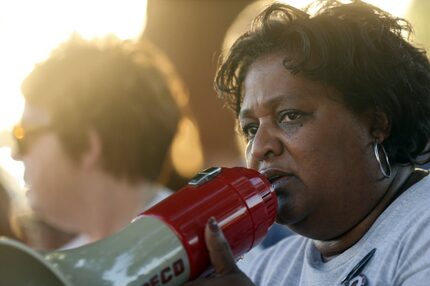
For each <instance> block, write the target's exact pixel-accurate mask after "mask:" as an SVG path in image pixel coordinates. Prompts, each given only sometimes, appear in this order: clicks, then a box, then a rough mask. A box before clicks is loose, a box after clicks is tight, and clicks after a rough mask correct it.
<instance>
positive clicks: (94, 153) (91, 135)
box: [81, 130, 102, 170]
mask: <svg viewBox="0 0 430 286" xmlns="http://www.w3.org/2000/svg"><path fill="white" fill-rule="evenodd" d="M87 134H88V147H87V149H86V150H85V151H84V152H83V153H82V157H81V162H82V166H83V168H85V169H87V170H89V169H92V168H94V167H97V166H99V165H100V158H101V155H102V143H101V140H100V137H99V135H98V134H97V132H95V131H94V130H90V131H88V133H87Z"/></svg>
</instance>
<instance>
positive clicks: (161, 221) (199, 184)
mask: <svg viewBox="0 0 430 286" xmlns="http://www.w3.org/2000/svg"><path fill="white" fill-rule="evenodd" d="M276 209H277V201H276V196H275V194H274V192H273V190H272V188H271V184H270V182H269V181H268V180H267V179H266V178H265V177H264V176H262V175H261V174H259V173H258V172H257V171H254V170H250V169H246V168H240V167H236V168H219V167H213V168H209V169H207V170H205V171H203V172H201V173H199V174H197V175H196V176H195V177H194V178H193V179H192V180H191V181H190V182H189V183H188V184H187V185H186V186H185V187H183V188H181V189H180V190H178V191H177V192H175V193H174V194H173V195H171V196H170V197H168V198H167V199H165V200H163V201H161V202H160V203H158V204H157V205H155V206H153V207H152V208H150V209H148V210H147V211H145V212H143V213H141V214H140V215H138V216H137V217H136V218H135V219H134V220H133V221H132V222H131V223H130V224H129V225H128V226H126V227H125V228H123V229H122V230H121V231H119V232H118V233H116V234H114V235H112V236H110V237H108V238H105V239H103V240H100V241H97V242H95V243H91V244H88V245H85V246H82V247H79V248H75V249H71V250H65V251H52V252H46V253H39V252H36V251H34V250H32V249H30V248H28V247H27V246H25V245H23V244H21V243H19V242H17V241H14V240H10V239H6V238H1V239H0V282H1V283H0V284H1V285H45V286H48V285H55V286H56V285H61V286H75V285H94V286H97V285H111V286H117V285H121V286H122V285H129V286H135V285H136V286H153V285H169V286H173V285H182V284H183V283H184V282H186V281H188V280H192V279H195V278H197V277H199V276H200V275H201V274H202V273H203V272H205V271H206V270H207V269H208V267H209V257H208V252H207V249H206V246H205V241H204V227H205V225H206V223H207V221H208V219H209V218H210V217H215V218H216V220H217V221H218V223H219V225H220V228H221V229H222V231H223V232H224V235H225V237H226V239H227V241H228V242H229V244H230V247H231V249H232V252H233V255H234V256H235V257H238V256H240V255H242V254H244V253H246V252H247V251H249V250H250V249H251V248H252V247H253V246H255V245H257V244H258V243H259V242H260V241H261V240H262V239H263V237H264V236H265V234H266V233H267V230H268V228H269V227H270V226H271V225H272V224H273V222H274V220H275V216H276Z"/></svg>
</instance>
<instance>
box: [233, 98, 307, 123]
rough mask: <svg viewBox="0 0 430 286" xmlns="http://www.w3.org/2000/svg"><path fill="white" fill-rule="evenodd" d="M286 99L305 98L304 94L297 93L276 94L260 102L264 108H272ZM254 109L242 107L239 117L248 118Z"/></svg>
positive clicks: (296, 99)
mask: <svg viewBox="0 0 430 286" xmlns="http://www.w3.org/2000/svg"><path fill="white" fill-rule="evenodd" d="M285 99H288V101H290V102H291V101H298V100H301V99H303V96H300V95H296V94H281V95H278V96H274V97H271V98H269V99H268V100H265V101H264V102H261V103H259V105H260V106H263V107H264V108H270V107H273V106H276V105H278V104H279V103H281V102H283V101H285ZM252 114H253V111H252V109H250V108H242V109H241V110H240V112H239V119H241V118H246V117H250V116H252Z"/></svg>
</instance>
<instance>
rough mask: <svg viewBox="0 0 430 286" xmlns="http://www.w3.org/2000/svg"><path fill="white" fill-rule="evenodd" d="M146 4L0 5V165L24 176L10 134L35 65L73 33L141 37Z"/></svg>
mask: <svg viewBox="0 0 430 286" xmlns="http://www.w3.org/2000/svg"><path fill="white" fill-rule="evenodd" d="M146 5H147V1H146V0H127V1H119V0H91V1H84V0H74V1H66V0H38V1H28V0H14V1H1V2H0V36H1V39H2V40H1V42H2V44H1V45H0V63H1V64H0V78H1V81H0V151H1V152H0V167H3V168H5V169H6V170H7V171H8V172H10V173H12V174H13V175H14V176H15V177H17V178H20V177H21V175H20V173H21V172H22V167H21V164H20V163H18V162H14V161H13V160H12V159H11V158H10V148H9V147H7V146H9V145H10V143H11V139H10V137H9V133H10V132H11V131H12V126H13V125H14V124H16V123H17V121H19V118H20V115H21V113H22V110H23V105H24V100H23V98H22V96H21V92H20V85H21V82H22V80H23V79H24V78H25V76H26V75H27V74H28V73H29V72H30V71H31V70H32V68H33V66H34V65H35V64H36V63H38V62H41V61H43V60H44V59H45V58H47V57H48V55H49V53H50V51H51V50H52V49H53V48H55V47H56V46H57V45H58V44H59V43H61V42H63V41H65V40H67V39H68V38H69V37H70V35H71V34H72V33H73V32H77V33H79V34H81V35H82V36H83V37H84V38H87V39H90V38H94V37H102V36H105V35H107V34H114V35H115V36H117V37H118V38H120V39H137V38H138V37H139V36H140V35H141V33H142V32H143V29H144V26H145V21H146Z"/></svg>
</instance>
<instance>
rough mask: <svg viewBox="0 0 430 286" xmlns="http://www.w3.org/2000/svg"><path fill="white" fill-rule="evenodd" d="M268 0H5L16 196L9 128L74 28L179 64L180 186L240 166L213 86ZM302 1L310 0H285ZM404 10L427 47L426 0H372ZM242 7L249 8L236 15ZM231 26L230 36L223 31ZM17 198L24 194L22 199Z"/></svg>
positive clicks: (3, 51)
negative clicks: (25, 89)
mask: <svg viewBox="0 0 430 286" xmlns="http://www.w3.org/2000/svg"><path fill="white" fill-rule="evenodd" d="M270 2H272V1H270V0H264V1H252V0H122V1H119V0H85V1H84V0H74V1H66V0H39V1H31V0H14V1H1V2H0V39H1V44H0V169H2V170H3V171H2V173H0V175H1V176H3V177H4V179H3V180H4V181H6V182H7V184H9V185H10V189H13V190H14V191H13V194H12V196H13V197H14V198H19V197H20V196H22V194H23V190H24V187H25V186H24V183H23V182H22V179H21V178H22V171H23V167H22V165H21V162H16V161H13V160H12V159H11V157H10V151H11V146H12V144H13V142H12V139H11V136H10V133H11V130H12V127H13V126H14V124H16V123H17V122H19V119H20V115H21V112H22V110H23V106H24V101H23V98H22V97H21V94H20V85H21V82H22V80H23V79H24V77H25V76H26V75H27V74H28V73H29V72H30V71H31V70H32V68H33V66H34V65H35V64H36V63H38V62H41V61H43V60H44V59H46V58H47V57H48V55H49V53H50V51H51V49H53V48H54V47H56V46H57V45H58V44H59V43H60V42H63V41H65V40H66V39H68V38H69V37H70V34H72V33H74V32H77V33H79V34H81V35H82V36H83V37H84V38H87V39H91V38H95V37H103V36H106V35H108V34H114V35H116V36H117V37H118V38H120V39H124V40H126V39H129V40H133V41H139V40H140V39H142V37H145V38H148V39H150V40H151V41H152V42H153V43H155V44H156V45H157V46H158V47H159V48H160V49H161V50H163V51H164V53H165V54H166V55H167V57H169V58H170V60H171V61H172V63H173V64H174V66H175V68H176V71H177V73H178V74H179V75H180V77H181V78H182V80H183V83H184V86H185V88H186V91H185V92H184V97H183V98H181V99H180V100H181V106H182V107H183V108H184V109H186V110H187V113H188V114H190V116H189V117H188V118H187V120H184V121H183V122H182V124H181V127H180V131H179V134H178V138H177V139H176V140H175V146H174V147H173V149H172V161H173V163H174V169H175V172H174V173H172V174H173V175H172V178H169V180H168V181H169V187H171V188H172V189H177V188H179V187H180V186H182V184H183V183H184V182H185V181H186V180H187V179H188V178H189V177H190V176H192V175H193V174H194V173H195V172H197V171H199V170H200V169H202V168H206V167H209V166H214V165H223V166H233V165H242V164H243V161H242V159H241V150H240V149H241V148H240V144H238V143H237V140H236V135H235V128H234V119H233V116H232V114H231V113H230V112H229V111H228V110H227V109H225V108H224V107H223V105H222V103H221V101H219V100H218V99H217V97H216V95H215V92H214V90H213V88H212V80H213V77H214V74H215V70H216V63H217V59H218V56H219V55H220V53H221V51H222V49H223V47H224V48H225V47H228V46H229V45H230V43H231V41H232V40H233V39H234V38H235V37H236V36H237V35H238V34H239V33H241V31H243V29H244V28H245V27H246V25H248V24H249V20H250V18H252V17H253V16H254V15H255V14H256V13H257V12H258V11H259V10H261V9H262V6H264V5H265V4H267V3H270ZM281 2H285V3H288V4H291V5H293V6H296V7H303V6H305V5H307V4H308V3H309V2H311V1H306V0H295V1H294V0H289V1H281ZM367 2H369V3H371V4H375V5H377V6H379V7H381V8H382V9H384V10H387V11H389V12H390V13H392V14H394V15H396V16H400V17H405V18H406V19H408V20H409V21H410V22H412V24H413V25H414V26H415V28H416V37H415V41H416V42H417V43H418V44H419V45H421V46H422V47H426V46H427V47H429V46H430V34H429V29H428V26H429V25H428V19H427V18H425V17H426V15H427V14H428V12H430V1H428V0H396V1H391V0H369V1H367ZM245 7H248V8H247V10H245V12H242V13H241V14H240V15H241V16H240V17H239V18H238V15H239V13H240V12H241V11H243V9H244V8H245ZM227 31H229V32H228V33H229V37H227V38H226V39H225V40H224V37H225V35H226V33H227ZM17 200H18V201H21V200H19V199H17Z"/></svg>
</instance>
